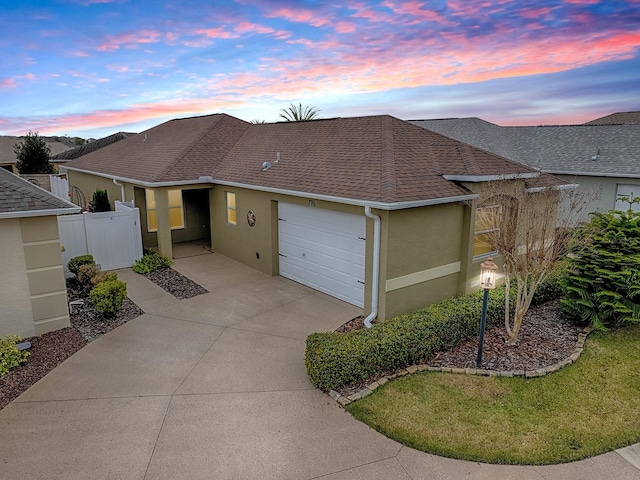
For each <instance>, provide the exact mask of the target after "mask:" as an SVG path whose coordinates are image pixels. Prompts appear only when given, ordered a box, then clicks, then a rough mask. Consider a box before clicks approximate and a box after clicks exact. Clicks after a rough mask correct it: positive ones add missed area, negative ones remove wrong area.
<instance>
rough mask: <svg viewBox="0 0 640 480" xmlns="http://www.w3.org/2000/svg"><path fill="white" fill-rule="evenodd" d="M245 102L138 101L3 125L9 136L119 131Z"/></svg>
mask: <svg viewBox="0 0 640 480" xmlns="http://www.w3.org/2000/svg"><path fill="white" fill-rule="evenodd" d="M243 104H244V103H243V102H238V101H234V100H231V99H229V100H219V99H211V98H199V99H192V100H176V101H167V102H158V103H138V104H133V105H131V106H130V107H127V108H123V109H114V110H97V111H93V112H89V113H85V114H65V115H57V116H50V117H42V118H37V119H26V118H25V119H22V118H10V119H7V118H4V119H0V125H2V129H3V130H5V131H6V132H7V133H8V134H9V135H22V134H23V133H24V132H26V131H28V130H33V131H37V132H39V133H40V134H42V135H50V134H59V133H62V132H69V131H80V130H84V129H86V128H87V126H89V125H90V126H91V128H92V129H99V128H113V130H114V131H117V130H118V127H120V126H123V125H130V124H135V123H138V122H144V121H149V120H153V119H162V118H166V117H178V116H181V115H192V114H199V113H211V112H212V111H223V110H230V109H233V108H236V107H238V106H242V105H243Z"/></svg>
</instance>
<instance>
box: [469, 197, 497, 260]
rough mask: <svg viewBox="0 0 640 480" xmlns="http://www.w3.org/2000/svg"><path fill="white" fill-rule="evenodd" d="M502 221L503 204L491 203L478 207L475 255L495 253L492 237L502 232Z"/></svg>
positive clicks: (474, 236) (474, 245)
mask: <svg viewBox="0 0 640 480" xmlns="http://www.w3.org/2000/svg"><path fill="white" fill-rule="evenodd" d="M501 222H502V206H501V205H489V206H486V207H478V208H477V209H476V227H475V232H474V235H473V257H474V258H477V257H484V256H488V255H494V254H496V253H497V251H496V250H495V249H494V247H493V245H494V242H493V241H492V239H494V238H496V235H497V234H499V233H500V223H501Z"/></svg>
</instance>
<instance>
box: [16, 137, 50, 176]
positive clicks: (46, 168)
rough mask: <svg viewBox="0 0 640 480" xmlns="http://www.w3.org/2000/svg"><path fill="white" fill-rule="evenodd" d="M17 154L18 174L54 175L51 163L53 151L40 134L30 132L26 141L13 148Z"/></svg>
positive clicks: (25, 138)
mask: <svg viewBox="0 0 640 480" xmlns="http://www.w3.org/2000/svg"><path fill="white" fill-rule="evenodd" d="M13 151H14V153H15V154H16V158H17V160H18V161H17V164H16V167H17V168H18V172H19V173H22V174H31V173H53V172H54V165H53V162H51V160H50V158H51V149H50V148H49V145H47V144H46V142H45V141H44V140H43V139H42V137H40V136H38V132H29V134H28V135H27V136H26V137H24V140H23V141H22V142H20V143H17V144H15V145H14V146H13Z"/></svg>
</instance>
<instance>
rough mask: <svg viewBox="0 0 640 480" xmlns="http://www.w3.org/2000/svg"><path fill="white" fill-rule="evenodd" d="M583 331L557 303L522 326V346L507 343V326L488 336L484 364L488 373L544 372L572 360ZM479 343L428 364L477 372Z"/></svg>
mask: <svg viewBox="0 0 640 480" xmlns="http://www.w3.org/2000/svg"><path fill="white" fill-rule="evenodd" d="M581 331H582V328H581V327H579V326H577V325H575V324H574V323H572V322H571V321H570V320H568V319H567V318H566V317H565V315H564V314H563V313H562V310H561V309H560V305H559V302H557V301H553V302H549V303H547V304H544V305H539V306H536V307H532V308H531V309H529V311H528V312H527V315H526V316H525V319H524V321H523V323H522V328H521V330H520V335H519V337H518V342H517V343H516V344H515V345H507V344H506V343H505V329H504V326H499V327H494V328H492V329H490V330H487V331H486V332H485V336H484V342H483V348H482V364H481V365H480V368H482V369H485V370H501V371H517V370H521V371H523V370H524V371H526V370H536V369H538V368H544V367H548V366H551V365H553V364H555V363H558V362H560V361H562V360H564V359H566V358H568V357H569V356H570V355H571V354H572V353H573V349H574V348H575V346H576V341H577V340H578V334H579V333H580V332H581ZM477 354H478V339H477V338H475V339H473V340H468V341H466V342H463V343H461V344H459V345H457V346H456V347H454V348H453V349H451V350H449V351H447V352H440V353H438V354H437V355H436V356H435V357H434V358H432V359H431V360H429V361H428V362H427V365H430V366H434V367H458V368H476V357H477Z"/></svg>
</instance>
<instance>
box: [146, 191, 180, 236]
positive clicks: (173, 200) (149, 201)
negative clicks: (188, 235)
mask: <svg viewBox="0 0 640 480" xmlns="http://www.w3.org/2000/svg"><path fill="white" fill-rule="evenodd" d="M168 193H169V224H170V225H171V230H179V229H182V228H184V208H183V205H182V190H180V189H179V188H178V189H171V190H169V191H168ZM144 194H145V200H146V207H147V230H148V231H149V232H157V231H158V212H157V209H156V196H155V192H154V191H153V190H151V189H145V191H144Z"/></svg>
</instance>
